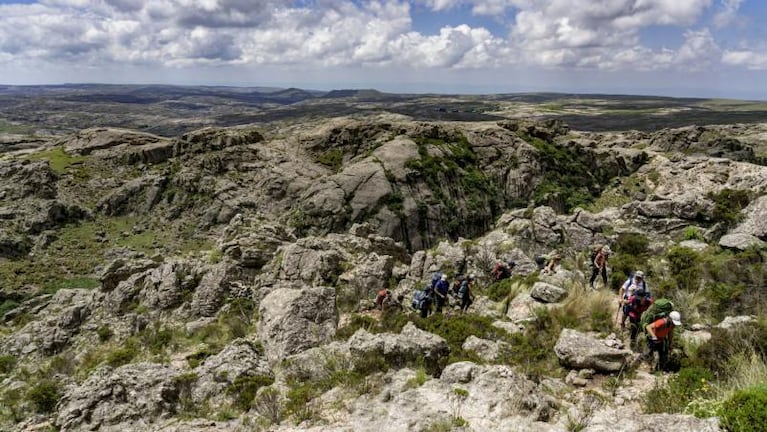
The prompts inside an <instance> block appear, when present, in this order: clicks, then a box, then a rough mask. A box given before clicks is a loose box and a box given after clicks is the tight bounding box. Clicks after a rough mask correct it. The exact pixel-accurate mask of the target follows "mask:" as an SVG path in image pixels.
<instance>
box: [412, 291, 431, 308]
mask: <svg viewBox="0 0 767 432" xmlns="http://www.w3.org/2000/svg"><path fill="white" fill-rule="evenodd" d="M428 298H429V296H428V295H427V294H426V292H425V291H423V290H415V292H414V293H413V302H412V304H411V306H412V307H413V309H415V310H421V309H422V308H423V306H424V303H425V302H426V301H427V300H428Z"/></svg>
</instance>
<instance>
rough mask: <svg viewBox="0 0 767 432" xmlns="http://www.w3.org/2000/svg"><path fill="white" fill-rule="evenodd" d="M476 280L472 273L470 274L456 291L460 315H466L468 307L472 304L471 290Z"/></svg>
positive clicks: (472, 295)
mask: <svg viewBox="0 0 767 432" xmlns="http://www.w3.org/2000/svg"><path fill="white" fill-rule="evenodd" d="M476 278H477V276H476V275H474V274H473V273H472V274H470V275H469V277H468V278H467V279H465V280H464V281H463V282H462V283H461V287H460V288H459V289H458V296H459V297H460V299H461V313H466V311H467V310H468V309H469V306H471V304H472V303H474V294H473V293H472V288H473V287H474V282H475V280H476Z"/></svg>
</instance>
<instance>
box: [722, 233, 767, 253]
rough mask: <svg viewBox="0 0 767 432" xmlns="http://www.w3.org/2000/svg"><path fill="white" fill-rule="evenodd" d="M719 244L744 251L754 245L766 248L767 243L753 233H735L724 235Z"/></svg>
mask: <svg viewBox="0 0 767 432" xmlns="http://www.w3.org/2000/svg"><path fill="white" fill-rule="evenodd" d="M719 246H721V247H723V248H727V249H735V250H740V251H744V250H746V249H749V248H752V247H757V248H764V247H765V246H767V243H765V242H763V241H762V240H759V239H758V238H757V237H754V236H752V235H751V234H745V233H734V234H727V235H725V236H722V238H721V239H719Z"/></svg>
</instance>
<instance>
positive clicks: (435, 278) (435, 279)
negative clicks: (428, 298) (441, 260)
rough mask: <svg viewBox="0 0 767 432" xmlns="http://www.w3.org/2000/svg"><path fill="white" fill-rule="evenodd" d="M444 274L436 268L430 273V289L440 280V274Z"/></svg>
mask: <svg viewBox="0 0 767 432" xmlns="http://www.w3.org/2000/svg"><path fill="white" fill-rule="evenodd" d="M444 275H445V274H444V273H442V272H441V271H440V270H437V271H435V272H433V273H432V274H431V282H430V283H429V286H430V287H431V289H432V290H433V289H435V288H437V283H438V282H439V281H440V279H442V276H444Z"/></svg>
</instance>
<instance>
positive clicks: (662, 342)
mask: <svg viewBox="0 0 767 432" xmlns="http://www.w3.org/2000/svg"><path fill="white" fill-rule="evenodd" d="M681 325H682V316H681V314H680V313H679V312H677V311H671V312H670V313H669V314H668V316H667V317H662V318H659V319H657V320H655V321H652V322H650V323H649V324H647V325H646V326H645V328H644V329H645V332H646V333H647V346H648V351H646V352H645V353H643V354H642V355H641V356H640V359H642V360H643V359H645V358H648V357H651V356H652V357H654V355H655V352H657V353H658V364H657V365H656V366H655V370H658V371H663V370H666V364H667V363H668V353H669V352H671V345H672V343H673V341H674V328H675V327H678V326H681Z"/></svg>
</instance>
